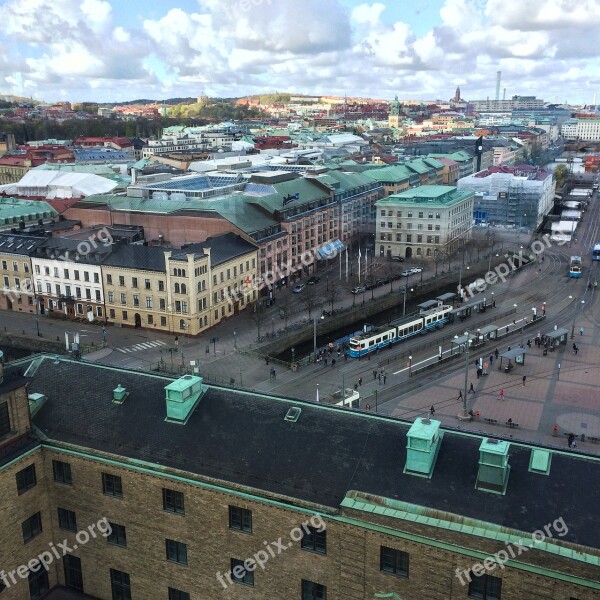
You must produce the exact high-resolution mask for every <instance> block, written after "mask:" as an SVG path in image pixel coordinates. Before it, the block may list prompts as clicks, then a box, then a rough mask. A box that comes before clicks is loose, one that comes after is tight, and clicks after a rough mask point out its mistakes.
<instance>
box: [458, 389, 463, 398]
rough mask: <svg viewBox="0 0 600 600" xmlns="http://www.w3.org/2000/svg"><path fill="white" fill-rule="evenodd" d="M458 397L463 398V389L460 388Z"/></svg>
mask: <svg viewBox="0 0 600 600" xmlns="http://www.w3.org/2000/svg"><path fill="white" fill-rule="evenodd" d="M458 399H459V400H463V395H462V390H458Z"/></svg>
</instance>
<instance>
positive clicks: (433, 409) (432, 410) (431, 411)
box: [429, 404, 435, 417]
mask: <svg viewBox="0 0 600 600" xmlns="http://www.w3.org/2000/svg"><path fill="white" fill-rule="evenodd" d="M429 415H430V416H431V417H433V415H435V407H434V406H433V404H432V405H431V408H430V409H429Z"/></svg>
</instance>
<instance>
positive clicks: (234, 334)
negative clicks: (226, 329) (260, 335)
mask: <svg viewBox="0 0 600 600" xmlns="http://www.w3.org/2000/svg"><path fill="white" fill-rule="evenodd" d="M233 347H234V348H235V349H236V350H237V331H236V330H235V329H234V330H233Z"/></svg>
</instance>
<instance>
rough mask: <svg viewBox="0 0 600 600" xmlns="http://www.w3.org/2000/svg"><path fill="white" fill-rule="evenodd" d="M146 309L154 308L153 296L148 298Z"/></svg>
mask: <svg viewBox="0 0 600 600" xmlns="http://www.w3.org/2000/svg"><path fill="white" fill-rule="evenodd" d="M146 308H152V296H146Z"/></svg>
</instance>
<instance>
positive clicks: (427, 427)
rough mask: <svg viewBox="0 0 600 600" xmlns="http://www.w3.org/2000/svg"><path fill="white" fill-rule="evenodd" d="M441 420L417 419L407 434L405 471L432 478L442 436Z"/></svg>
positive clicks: (409, 473)
mask: <svg viewBox="0 0 600 600" xmlns="http://www.w3.org/2000/svg"><path fill="white" fill-rule="evenodd" d="M440 425H441V422H440V421H436V420H434V419H421V418H419V419H417V420H416V421H415V422H414V423H413V424H412V425H411V428H410V429H409V430H408V433H407V434H406V465H405V466H404V473H406V474H407V475H417V476H418V477H427V478H431V476H432V474H433V469H434V467H435V461H436V460H437V457H438V453H439V451H440V446H441V444H442V437H443V436H444V432H443V431H442V432H440Z"/></svg>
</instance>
